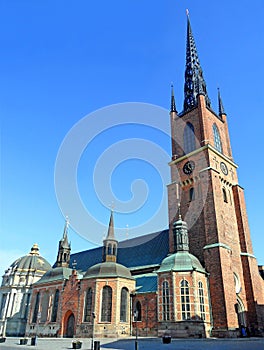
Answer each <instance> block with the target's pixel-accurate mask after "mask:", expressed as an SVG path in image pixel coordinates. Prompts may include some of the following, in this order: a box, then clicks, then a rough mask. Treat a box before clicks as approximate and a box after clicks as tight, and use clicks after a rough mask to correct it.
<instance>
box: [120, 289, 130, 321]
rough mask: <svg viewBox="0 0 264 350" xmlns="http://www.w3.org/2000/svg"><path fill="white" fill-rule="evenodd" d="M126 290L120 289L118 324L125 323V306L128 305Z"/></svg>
mask: <svg viewBox="0 0 264 350" xmlns="http://www.w3.org/2000/svg"><path fill="white" fill-rule="evenodd" d="M127 301H128V290H127V288H122V289H121V304H120V322H127V304H128V302H127Z"/></svg>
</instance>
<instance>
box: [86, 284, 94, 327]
mask: <svg viewBox="0 0 264 350" xmlns="http://www.w3.org/2000/svg"><path fill="white" fill-rule="evenodd" d="M92 296H93V291H92V288H88V290H87V292H86V299H85V310H84V322H91V314H92Z"/></svg>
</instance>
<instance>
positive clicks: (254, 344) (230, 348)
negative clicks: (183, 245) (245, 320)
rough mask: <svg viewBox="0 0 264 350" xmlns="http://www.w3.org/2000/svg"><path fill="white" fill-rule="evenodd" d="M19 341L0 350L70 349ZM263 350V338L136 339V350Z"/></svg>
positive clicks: (131, 344)
mask: <svg viewBox="0 0 264 350" xmlns="http://www.w3.org/2000/svg"><path fill="white" fill-rule="evenodd" d="M81 341H82V350H90V349H91V340H90V339H81ZM96 341H100V349H101V350H117V349H120V350H121V349H122V350H135V348H136V347H135V339H125V340H120V339H96ZM19 343H20V339H19V338H7V339H6V342H5V343H0V349H1V350H7V349H9V350H11V349H12V350H13V349H21V350H25V349H30V348H31V349H32V350H33V349H36V350H63V349H64V350H65V349H72V340H71V339H48V338H39V339H37V345H36V346H31V340H30V339H29V340H28V344H27V345H20V344H19ZM143 349H144V350H159V349H161V350H171V349H175V350H193V349H195V350H248V349H249V350H264V338H249V339H248V338H247V339H192V340H190V339H172V342H171V343H170V344H163V343H162V340H161V339H157V338H139V339H138V350H143Z"/></svg>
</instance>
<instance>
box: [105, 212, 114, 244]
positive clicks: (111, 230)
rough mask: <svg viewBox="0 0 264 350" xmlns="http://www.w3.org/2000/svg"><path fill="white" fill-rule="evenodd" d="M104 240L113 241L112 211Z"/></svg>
mask: <svg viewBox="0 0 264 350" xmlns="http://www.w3.org/2000/svg"><path fill="white" fill-rule="evenodd" d="M106 239H115V230H114V217H113V210H111V215H110V220H109V225H108V232H107V236H106Z"/></svg>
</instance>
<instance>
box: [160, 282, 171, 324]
mask: <svg viewBox="0 0 264 350" xmlns="http://www.w3.org/2000/svg"><path fill="white" fill-rule="evenodd" d="M162 316H163V321H169V319H170V291H169V283H168V282H167V281H164V282H163V283H162Z"/></svg>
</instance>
